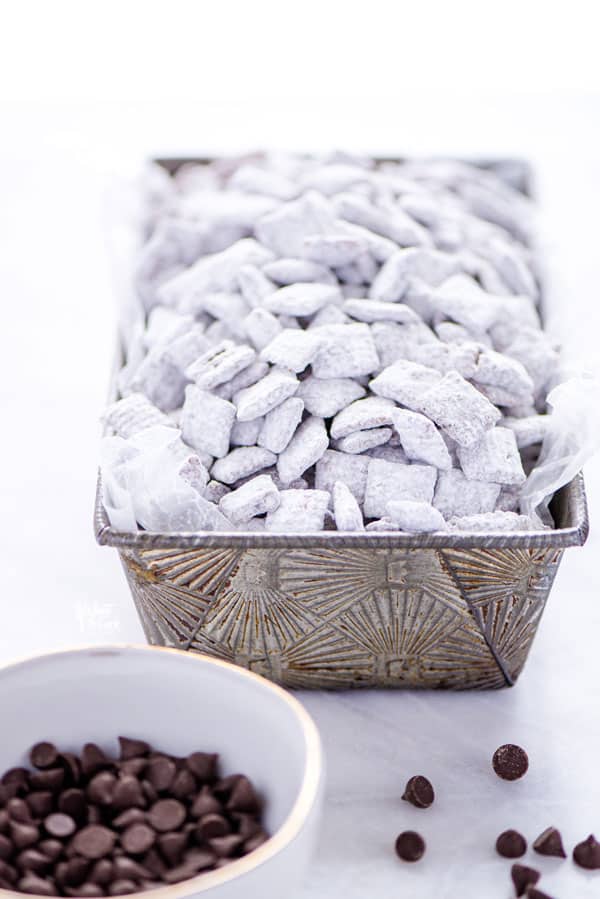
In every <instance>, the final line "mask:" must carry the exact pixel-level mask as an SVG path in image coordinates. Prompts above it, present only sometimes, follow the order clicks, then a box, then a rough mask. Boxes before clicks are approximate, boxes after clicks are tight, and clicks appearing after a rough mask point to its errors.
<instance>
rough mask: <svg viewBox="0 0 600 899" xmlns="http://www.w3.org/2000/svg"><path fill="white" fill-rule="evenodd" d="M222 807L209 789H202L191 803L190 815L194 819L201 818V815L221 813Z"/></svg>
mask: <svg viewBox="0 0 600 899" xmlns="http://www.w3.org/2000/svg"><path fill="white" fill-rule="evenodd" d="M222 810H223V806H222V805H221V803H220V802H219V800H218V799H216V798H215V797H214V796H213V794H212V793H211V791H210V787H202V789H201V790H200V792H199V793H198V795H197V796H196V798H195V799H194V802H193V803H192V808H191V813H192V815H193V816H194V818H201V817H202V816H203V815H209V814H211V812H221V811H222Z"/></svg>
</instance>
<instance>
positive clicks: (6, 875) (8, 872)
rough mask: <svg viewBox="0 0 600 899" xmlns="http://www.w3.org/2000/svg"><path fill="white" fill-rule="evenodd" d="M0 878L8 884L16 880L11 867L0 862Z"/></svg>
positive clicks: (14, 871) (13, 869)
mask: <svg viewBox="0 0 600 899" xmlns="http://www.w3.org/2000/svg"><path fill="white" fill-rule="evenodd" d="M0 878H1V879H2V880H6V881H8V883H14V882H15V880H16V879H17V872H16V870H15V868H13V866H12V865H9V864H8V863H7V862H3V861H0Z"/></svg>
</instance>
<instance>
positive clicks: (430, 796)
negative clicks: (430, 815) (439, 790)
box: [402, 774, 435, 808]
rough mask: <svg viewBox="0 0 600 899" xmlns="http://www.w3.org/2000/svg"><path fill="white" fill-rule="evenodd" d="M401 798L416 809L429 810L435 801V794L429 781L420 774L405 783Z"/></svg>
mask: <svg viewBox="0 0 600 899" xmlns="http://www.w3.org/2000/svg"><path fill="white" fill-rule="evenodd" d="M402 798H403V799H404V800H406V802H410V803H411V805H414V806H416V808H429V806H430V805H431V804H432V803H433V800H434V799H435V793H434V791H433V787H432V785H431V783H430V781H428V780H427V778H426V777H423V775H422V774H416V775H415V776H414V777H411V778H410V779H409V781H408V782H407V784H406V789H405V790H404V795H403V796H402Z"/></svg>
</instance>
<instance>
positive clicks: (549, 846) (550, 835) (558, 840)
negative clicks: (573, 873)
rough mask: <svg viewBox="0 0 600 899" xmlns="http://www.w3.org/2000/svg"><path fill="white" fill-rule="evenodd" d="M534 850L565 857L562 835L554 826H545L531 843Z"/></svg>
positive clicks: (540, 853) (542, 853)
mask: <svg viewBox="0 0 600 899" xmlns="http://www.w3.org/2000/svg"><path fill="white" fill-rule="evenodd" d="M533 848H534V850H535V851H536V852H537V853H539V855H553V856H556V857H557V858H566V857H567V853H566V852H565V849H564V846H563V841H562V837H561V835H560V832H559V831H558V830H557V829H556V827H547V828H546V830H544V831H543V832H542V833H541V834H540V835H539V837H538V838H537V840H535V841H534V843H533Z"/></svg>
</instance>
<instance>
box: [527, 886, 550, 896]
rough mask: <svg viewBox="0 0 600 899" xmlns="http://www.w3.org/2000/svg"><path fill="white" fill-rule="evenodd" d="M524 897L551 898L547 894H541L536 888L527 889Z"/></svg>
mask: <svg viewBox="0 0 600 899" xmlns="http://www.w3.org/2000/svg"><path fill="white" fill-rule="evenodd" d="M525 895H526V896H527V899H552V896H549V895H548V893H542V891H541V890H538V889H537V887H527V892H526V894H525Z"/></svg>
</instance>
